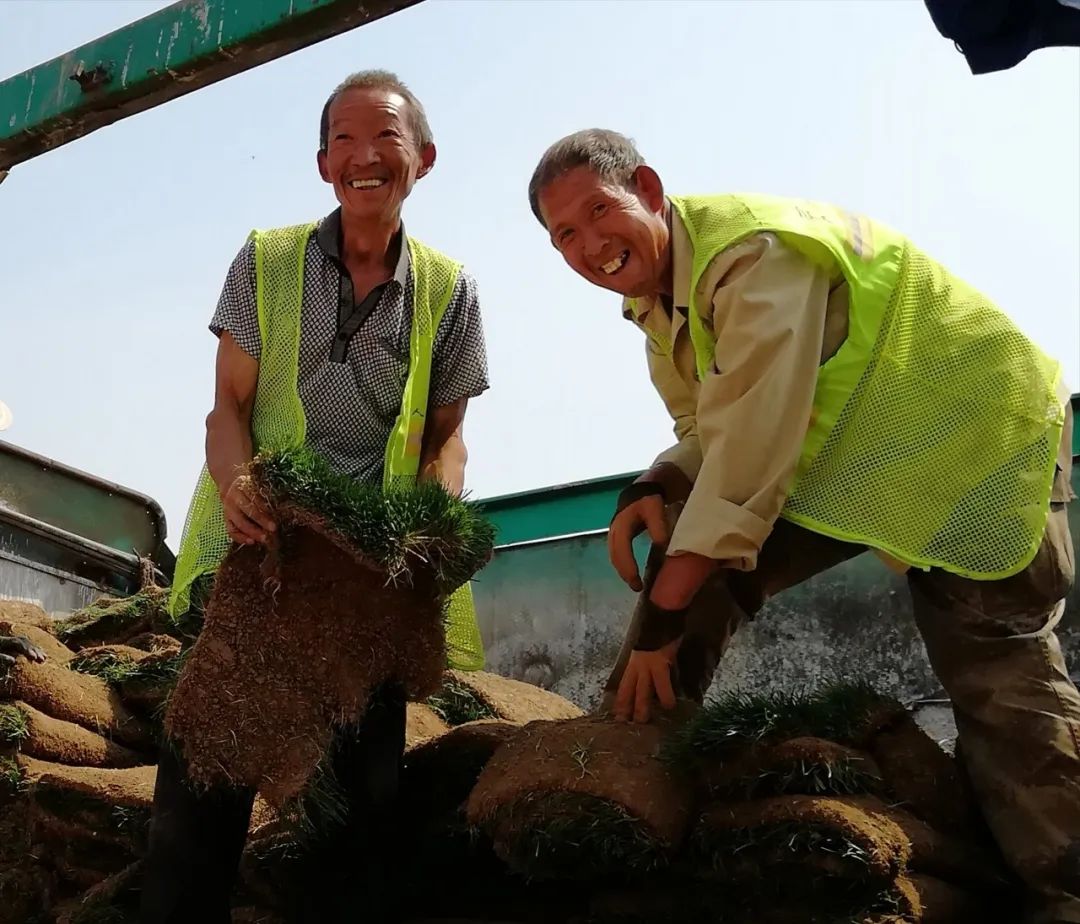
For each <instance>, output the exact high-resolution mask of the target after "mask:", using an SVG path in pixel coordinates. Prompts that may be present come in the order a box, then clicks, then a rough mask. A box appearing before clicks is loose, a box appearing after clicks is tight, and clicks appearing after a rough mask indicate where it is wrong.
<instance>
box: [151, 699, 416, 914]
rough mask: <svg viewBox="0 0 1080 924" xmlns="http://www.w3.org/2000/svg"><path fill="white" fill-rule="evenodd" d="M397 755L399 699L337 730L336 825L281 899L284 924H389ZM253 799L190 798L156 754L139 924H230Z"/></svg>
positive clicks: (205, 794) (378, 702)
mask: <svg viewBox="0 0 1080 924" xmlns="http://www.w3.org/2000/svg"><path fill="white" fill-rule="evenodd" d="M404 750H405V697H404V695H403V694H402V693H401V691H400V690H398V689H397V688H385V689H383V690H381V691H380V693H379V694H378V695H377V696H376V697H375V698H374V699H373V700H372V703H371V706H369V708H368V711H367V714H366V715H365V716H364V718H363V719H362V720H361V722H360V724H359V725H357V726H355V727H353V728H351V729H348V730H343V731H341V732H339V733H338V735H337V736H336V738H335V740H334V742H333V745H332V747H331V754H330V766H331V767H332V769H333V772H334V775H335V776H336V778H337V782H338V785H339V786H340V787H341V788H342V790H343V791H344V795H345V798H346V802H347V805H348V815H347V819H346V821H345V823H344V824H342V825H339V826H335V827H331V828H329V829H328V830H327V831H326V832H325V833H323V834H321V836H320V837H319V838H318V840H317V841H316V842H315V843H314V844H313V845H312V848H311V850H310V851H309V852H307V853H306V854H305V856H304V857H303V858H302V860H301V861H300V863H301V864H302V866H301V868H299V869H297V871H296V875H295V876H290V880H295V882H296V883H298V884H299V885H300V886H302V892H300V893H298V894H296V895H295V896H291V897H290V901H289V904H290V907H289V909H288V918H287V920H288V921H289V924H309V922H310V924H315V922H320V924H338V922H342V924H345V922H348V924H360V922H363V924H384V922H390V921H394V920H396V918H395V916H394V907H395V904H396V902H397V901H398V895H397V894H396V889H395V888H394V884H393V881H392V877H393V873H394V871H395V867H396V862H397V858H398V851H397V849H396V848H397V843H396V838H397V837H398V832H397V827H398V825H397V818H396V811H395V809H396V803H397V793H398V779H399V773H400V767H401V755H402V753H403V752H404ZM254 796H255V794H254V793H253V792H252V791H251V790H248V789H239V788H224V787H223V788H219V789H212V790H208V791H196V790H195V789H194V788H192V786H191V785H190V784H189V782H188V780H187V776H186V772H185V766H184V762H183V759H182V758H181V757H180V756H179V755H178V754H177V753H176V751H175V750H174V749H173V748H169V747H166V748H162V752H161V758H160V763H159V765H158V775H157V784H156V786H155V788H154V810H153V819H152V821H151V824H150V845H149V850H148V852H147V856H146V859H145V860H144V862H143V893H142V906H141V911H140V917H139V920H140V922H141V924H229V920H230V910H229V907H230V897H231V895H232V890H233V885H234V883H235V880H236V875H237V868H238V865H239V862H240V854H241V852H242V851H243V849H244V842H245V840H246V838H247V830H248V824H249V821H250V818H251V808H252V803H253V801H254Z"/></svg>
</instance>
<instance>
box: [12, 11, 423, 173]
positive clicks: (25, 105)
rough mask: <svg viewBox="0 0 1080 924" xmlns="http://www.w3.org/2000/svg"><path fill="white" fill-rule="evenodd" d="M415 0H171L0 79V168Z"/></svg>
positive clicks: (20, 161)
mask: <svg viewBox="0 0 1080 924" xmlns="http://www.w3.org/2000/svg"><path fill="white" fill-rule="evenodd" d="M419 2H421V0H180V2H179V3H173V4H171V5H170V6H167V7H165V9H162V10H159V11H158V12H156V13H152V14H151V15H149V16H146V17H144V18H143V19H140V20H137V21H136V22H133V23H130V24H129V25H127V26H125V27H124V28H122V29H118V30H117V31H115V32H112V33H110V34H108V35H105V36H102V37H101V38H98V39H95V40H94V41H92V42H88V43H87V44H85V45H83V46H81V47H79V48H76V49H75V50H74V51H69V52H68V53H67V54H65V55H61V56H60V57H58V58H54V59H53V60H52V61H47V62H45V63H44V64H39V65H38V66H37V67H33V68H31V69H30V70H28V71H24V72H23V73H21V74H16V75H15V76H14V77H11V78H9V79H8V80H5V81H3V82H2V83H0V180H2V179H3V173H4V171H5V170H7V169H10V168H11V167H12V166H14V165H15V164H18V163H22V162H23V161H26V160H29V159H30V158H32V157H36V156H37V155H39V154H43V153H44V152H46V151H50V150H52V149H53V148H55V147H59V146H60V145H62V144H66V143H67V142H69V141H74V140H75V139H77V138H81V137H83V136H84V135H87V134H89V133H90V132H93V131H97V130H98V129H99V128H103V127H104V126H106V125H110V124H112V123H113V122H116V121H118V120H119V119H123V118H126V117H127V116H130V115H135V114H136V113H139V112H143V111H144V110H146V109H150V108H152V107H154V106H160V105H161V104H162V103H165V102H168V101H169V100H171V99H175V98H176V97H178V96H183V95H184V94H185V93H190V92H191V91H192V90H198V89H201V88H202V87H205V86H209V85H210V84H212V83H215V82H217V81H219V80H223V79H225V78H226V77H231V76H233V75H234V74H239V73H241V72H242V71H246V70H248V69H249V68H252V67H256V66H258V65H260V64H265V63H266V62H267V61H272V60H274V59H275V58H279V57H281V56H282V55H287V54H289V53H291V52H294V51H297V50H298V49H301V48H305V47H307V46H308V45H312V44H314V43H316V42H321V41H322V40H323V39H327V38H331V37H332V36H335V35H339V34H341V33H342V32H348V31H349V30H350V29H355V28H357V27H358V26H363V25H366V24H367V23H369V22H374V21H375V20H376V19H380V18H382V17H383V16H387V15H389V14H391V13H396V12H397V11H399V10H403V9H405V8H406V7H409V6H413V5H414V4H416V3H419Z"/></svg>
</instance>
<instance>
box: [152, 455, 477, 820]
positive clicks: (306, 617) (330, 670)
mask: <svg viewBox="0 0 1080 924" xmlns="http://www.w3.org/2000/svg"><path fill="white" fill-rule="evenodd" d="M250 477H251V480H252V485H253V487H254V489H255V490H256V491H257V492H258V494H259V496H260V497H261V498H262V499H263V501H264V503H265V504H266V505H267V507H268V509H269V510H270V511H271V512H272V515H273V517H274V519H275V521H276V522H277V524H278V530H277V532H276V533H275V541H274V544H273V547H272V548H270V549H269V550H267V549H263V548H262V547H254V546H241V547H234V548H233V549H232V550H231V551H230V552H229V554H228V555H227V556H226V558H225V560H224V562H223V563H222V565H221V567H220V568H219V570H218V574H217V578H216V580H215V583H214V590H213V593H212V595H211V598H210V601H209V603H208V605H207V609H206V619H205V625H204V628H203V631H202V634H201V635H200V637H199V640H198V642H197V643H196V644H195V645H194V647H193V648H192V649H191V651H190V653H189V654H188V656H187V659H186V662H185V665H184V668H183V671H182V673H181V676H180V680H179V682H178V683H177V686H176V689H175V691H174V692H173V695H172V697H171V698H170V700H169V705H168V709H167V712H166V719H165V728H166V732H167V733H168V735H169V736H170V738H172V739H174V740H175V741H177V742H179V743H180V745H181V747H182V750H183V753H184V756H185V757H186V758H187V760H188V762H189V765H190V773H191V776H192V778H193V779H194V780H195V781H196V782H198V783H201V784H206V785H212V784H220V783H231V784H236V785H246V786H251V787H254V788H255V789H257V790H258V791H260V792H261V793H263V795H264V796H265V797H266V798H267V800H268V801H269V802H271V803H272V804H274V805H275V806H281V805H283V804H284V803H285V802H286V801H288V800H291V799H294V798H296V797H298V796H300V795H301V793H302V792H303V790H304V789H305V787H306V786H307V784H308V782H309V780H311V779H312V777H313V775H314V772H315V770H316V768H317V766H318V764H319V762H320V760H321V758H322V757H323V755H324V752H325V750H326V747H327V744H328V743H329V740H330V737H331V734H332V730H333V728H334V726H336V725H347V724H350V723H353V722H356V721H358V720H359V719H360V718H361V716H362V715H363V713H364V710H365V709H366V707H367V703H368V699H369V697H370V695H371V693H372V691H373V690H374V689H375V688H377V687H378V686H379V685H380V684H382V683H383V682H385V681H389V680H393V681H395V682H398V683H400V684H401V685H402V686H403V687H404V690H405V693H406V695H407V696H408V698H409V699H411V700H422V699H424V698H425V697H427V696H430V695H431V694H432V693H434V692H435V691H436V690H438V689H439V687H440V685H441V683H442V678H443V671H444V668H445V664H446V654H445V632H444V624H443V620H444V611H445V600H446V597H447V596H448V595H449V594H450V593H451V592H452V591H454V590H455V589H457V588H458V587H460V586H461V585H462V584H464V583H465V582H466V581H468V580H469V578H471V577H472V575H473V574H474V573H475V572H476V571H477V570H478V569H479V568H480V567H481V566H482V565H483V564H484V563H485V562H486V561H487V559H488V558H489V557H490V554H491V549H492V545H493V540H494V530H493V527H492V526H491V524H490V523H489V522H488V521H487V520H485V519H484V518H483V517H482V516H481V515H480V514H479V513H478V512H477V511H476V510H475V509H474V508H472V507H470V506H469V505H467V504H465V503H464V502H462V501H461V500H460V499H458V498H455V497H452V496H451V495H450V494H448V493H447V492H446V491H445V490H444V489H443V488H442V487H441V486H440V485H438V484H435V483H425V484H420V485H417V486H416V487H415V488H410V489H399V490H393V491H385V492H384V491H383V490H381V489H379V488H376V487H372V486H369V485H363V484H358V483H356V482H353V481H352V480H350V479H346V478H342V477H340V476H337V475H335V474H333V473H332V472H331V471H330V470H329V469H328V467H327V465H326V463H325V462H324V461H323V460H322V459H320V458H319V457H318V456H317V455H315V454H313V453H311V452H310V451H307V450H299V451H290V452H284V453H278V454H273V455H266V456H260V457H259V458H257V459H256V460H255V462H254V463H253V464H252V466H251V470H250Z"/></svg>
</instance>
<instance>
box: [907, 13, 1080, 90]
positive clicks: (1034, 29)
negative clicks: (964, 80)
mask: <svg viewBox="0 0 1080 924" xmlns="http://www.w3.org/2000/svg"><path fill="white" fill-rule="evenodd" d="M925 3H926V8H927V9H928V10H929V11H930V16H931V18H932V19H933V20H934V25H935V26H937V29H938V32H940V33H941V34H942V35H943V36H944V37H945V38H947V39H951V40H952V41H953V42H954V43H955V44H956V46H957V48H958V49H959V50H960V52H961V54H963V56H964V57H965V58H966V59H967V63H968V66H969V67H970V68H971V72H972V73H973V74H989V73H992V72H994V71H1004V70H1008V69H1009V68H1012V67H1015V66H1016V65H1017V64H1019V63H1020V62H1021V61H1023V60H1024V59H1025V58H1027V56H1028V55H1030V54H1031V53H1032V52H1034V51H1038V50H1039V49H1042V48H1055V47H1058V48H1060V47H1080V10H1077V9H1075V8H1072V7H1067V6H1065V5H1063V4H1061V3H1059V2H1058V0H925Z"/></svg>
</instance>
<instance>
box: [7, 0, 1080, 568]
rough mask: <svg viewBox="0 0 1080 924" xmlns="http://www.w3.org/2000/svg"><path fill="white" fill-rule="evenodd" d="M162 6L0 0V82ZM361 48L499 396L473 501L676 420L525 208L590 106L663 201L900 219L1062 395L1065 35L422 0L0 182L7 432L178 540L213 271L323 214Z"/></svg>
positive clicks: (208, 347)
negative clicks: (1024, 344)
mask: <svg viewBox="0 0 1080 924" xmlns="http://www.w3.org/2000/svg"><path fill="white" fill-rule="evenodd" d="M164 5H165V4H164V3H162V2H139V0H124V2H114V0H82V2H69V0H4V2H2V3H0V78H3V77H6V76H10V75H11V74H14V73H17V72H19V71H21V70H23V69H25V68H27V67H31V66H33V65H35V64H37V63H39V62H41V61H44V60H46V59H48V58H51V57H53V56H55V55H57V54H60V53H63V52H65V51H67V50H69V49H71V48H74V47H76V46H77V45H79V44H81V43H83V42H85V41H88V40H91V39H93V38H95V37H97V36H98V35H101V34H104V33H105V32H108V31H110V30H112V29H115V28H118V27H120V26H122V25H124V24H125V23H127V22H129V21H131V20H133V19H137V18H139V17H140V16H143V15H146V14H147V13H150V12H152V11H154V10H155V9H158V8H160V7H161V6H164ZM368 67H384V68H389V69H392V70H395V71H397V72H398V73H399V74H400V75H401V76H402V78H404V79H405V80H406V81H407V82H408V83H409V84H410V85H411V86H412V88H413V89H414V91H415V92H416V93H417V94H418V95H419V96H420V98H421V99H423V100H424V103H425V105H426V106H427V108H428V112H429V116H430V119H431V122H432V125H433V128H434V131H435V137H436V142H437V144H438V149H439V158H438V163H437V165H436V169H435V171H434V172H433V173H432V174H431V175H430V176H429V177H428V178H426V179H424V180H423V181H421V182H420V183H419V184H418V185H417V187H416V189H415V191H414V193H413V195H412V197H411V198H410V199H409V201H408V202H407V203H406V207H405V219H406V223H407V226H408V228H409V230H410V232H411V233H412V234H415V235H416V236H418V237H420V238H422V239H424V240H425V241H426V242H427V243H429V244H431V245H433V246H435V247H438V248H440V249H442V250H444V251H446V252H448V253H449V254H451V255H453V256H454V257H456V258H457V259H459V260H462V261H463V262H464V263H465V264H466V265H467V267H468V269H469V270H470V271H471V272H472V273H473V274H474V275H475V276H476V278H477V279H478V282H479V287H480V294H481V298H482V303H483V308H484V312H485V322H486V324H485V326H486V331H487V340H488V351H489V355H490V363H491V379H492V386H493V387H492V389H491V391H490V392H488V393H487V394H486V395H484V396H483V397H481V398H479V399H477V400H475V401H474V402H473V404H472V405H471V407H470V410H469V415H468V419H467V421H466V438H467V442H468V444H469V448H470V452H471V460H470V465H469V475H468V481H469V489H470V490H471V492H472V494H473V496H475V497H487V496H491V495H495V494H501V493H506V492H510V491H520V490H527V489H530V488H537V487H542V486H546V485H552V484H557V483H562V482H566V481H573V480H579V479H585V478H592V477H597V476H601V475H605V474H612V473H615V472H623V471H629V470H633V469H636V468H639V467H644V466H645V465H647V464H648V463H649V462H650V460H651V459H652V458H653V456H654V455H655V454H656V453H657V452H658V451H660V450H661V449H663V448H664V447H665V446H666V445H667V444H668V442H669V441H670V424H669V422H668V420H667V416H666V414H665V412H664V410H663V407H662V405H661V404H660V401H659V399H658V398H657V397H656V396H655V394H654V392H653V391H652V388H651V385H650V384H649V381H648V379H647V376H646V373H645V361H644V346H643V342H642V337H641V335H640V334H639V333H638V332H636V331H635V330H634V329H633V328H632V327H631V326H630V325H629V324H627V323H626V322H624V321H622V320H621V319H620V316H619V305H618V299H617V298H616V297H615V296H613V295H609V294H607V293H604V292H602V291H600V290H598V289H593V288H590V287H589V285H588V284H587V283H585V282H584V281H583V280H581V279H579V278H578V277H576V276H574V275H572V274H571V272H570V270H569V269H568V268H566V267H565V266H564V265H563V264H562V263H561V261H560V259H559V258H558V257H557V256H556V254H555V252H554V251H553V250H552V249H551V247H550V245H549V244H548V242H547V238H546V237H545V235H544V234H543V232H542V231H541V229H540V227H539V225H537V224H536V223H535V221H534V219H533V218H532V216H531V214H530V213H529V210H528V205H527V201H526V194H525V189H526V184H527V181H528V177H529V174H530V172H531V170H532V168H533V166H534V165H535V162H536V159H537V158H538V157H539V155H540V154H541V153H542V151H543V150H544V148H545V147H546V146H547V145H548V144H549V143H550V142H552V141H554V140H555V139H556V138H558V137H560V136H561V135H563V134H565V133H567V132H570V131H573V130H575V129H578V128H583V127H587V126H594V125H599V126H605V127H610V128H616V129H619V130H621V131H623V132H626V133H627V134H630V135H631V136H632V137H634V138H635V139H636V140H637V141H638V143H639V145H640V147H641V149H642V151H643V153H644V154H645V156H646V157H647V158H648V159H649V160H650V161H651V162H652V164H653V165H654V166H655V167H656V168H657V169H658V170H659V172H660V174H661V176H662V177H663V178H664V180H665V182H666V184H667V186H668V188H669V189H670V190H672V191H675V192H702V193H704V192H723V191H756V192H772V193H779V194H785V195H797V196H802V197H807V198H818V199H824V200H829V201H833V202H836V203H838V204H841V205H843V206H845V207H848V208H850V209H854V210H857V211H861V212H865V213H868V214H870V215H872V216H874V217H876V218H878V219H880V220H883V221H885V222H887V223H888V224H890V225H893V226H894V227H897V228H899V229H900V230H902V231H904V232H906V233H907V234H909V235H910V236H911V237H912V238H914V239H915V241H916V242H917V243H918V244H919V245H920V246H922V247H923V248H924V249H925V250H927V251H929V252H930V253H931V254H932V255H934V256H936V257H937V258H938V259H939V260H941V261H942V262H944V263H945V264H946V265H947V266H948V267H950V268H951V269H952V270H953V271H954V272H955V273H957V274H958V275H960V276H961V277H963V278H964V279H966V280H967V281H968V282H970V283H972V284H973V285H975V286H977V287H978V288H980V289H982V290H983V291H985V292H986V293H988V294H989V295H991V296H992V297H993V298H994V299H996V300H997V301H998V303H999V304H1000V305H1001V306H1002V307H1003V308H1004V309H1005V310H1006V311H1008V312H1009V313H1010V314H1011V315H1012V317H1013V318H1015V319H1016V321H1017V322H1018V323H1019V324H1020V326H1021V327H1022V328H1023V329H1024V330H1025V331H1027V332H1028V333H1029V334H1030V335H1031V336H1032V337H1033V338H1034V339H1035V340H1036V341H1038V342H1039V343H1040V344H1041V345H1042V346H1043V347H1044V349H1046V350H1048V351H1050V352H1052V353H1053V354H1055V355H1056V356H1057V357H1059V358H1060V359H1061V361H1062V362H1063V363H1064V366H1065V370H1066V374H1067V377H1068V380H1069V382H1070V384H1071V385H1072V387H1073V389H1074V390H1078V389H1080V321H1078V316H1080V311H1078V305H1080V54H1078V52H1077V50H1075V49H1051V50H1047V51H1042V52H1038V53H1036V54H1035V55H1033V56H1032V57H1031V58H1029V59H1028V60H1027V61H1026V62H1024V63H1023V64H1021V65H1020V66H1019V67H1017V68H1015V69H1013V70H1010V71H1007V72H1005V73H1002V74H997V75H988V76H983V77H973V76H972V75H971V73H970V72H969V71H968V69H967V66H966V64H965V62H964V60H963V58H962V57H961V56H960V55H959V53H957V52H956V51H955V49H954V48H953V46H952V44H951V43H949V42H947V41H945V40H943V39H942V38H941V37H940V36H939V35H938V34H937V32H936V30H935V29H934V26H933V23H932V22H931V20H930V17H929V15H928V13H927V12H926V9H925V7H924V6H923V4H922V3H921V2H918V0H863V2H854V0H837V2H831V0H758V2H740V0H689V2H677V0H661V2H655V3H653V2H645V0H627V2H614V0H594V2H557V0H514V2H510V0H486V2H471V0H427V2H425V3H422V4H420V5H419V6H417V7H414V8H412V9H410V10H407V11H405V12H402V13H399V14H396V15H394V16H391V17H389V18H388V19H384V20H382V21H380V22H377V23H375V24H373V25H371V26H366V27H363V28H361V29H358V30H356V31H354V32H351V33H348V34H346V35H343V36H340V37H338V38H336V39H332V40H330V41H327V42H323V43H321V44H319V45H316V46H314V47H311V48H308V49H306V50H304V51H302V52H299V53H297V54H293V55H290V56H288V57H286V58H284V59H281V60H278V61H276V62H273V63H271V64H268V65H264V66H263V67H260V68H256V69H255V70H253V71H248V72H247V73H244V74H241V75H240V76H238V77H234V78H231V79H229V80H227V81H224V82H222V83H219V84H216V85H215V86H213V87H210V88H209V89H205V90H202V91H199V92H197V93H194V94H191V95H189V96H186V97H184V98H182V99H179V100H176V101H174V102H171V103H168V104H167V105H165V106H162V107H159V108H157V109H154V110H152V111H150V112H147V113H144V114H142V115H139V116H136V117H134V118H131V119H127V120H124V121H123V122H120V123H118V124H117V125H115V126H112V127H110V128H107V129H104V130H102V131H99V132H96V133H94V134H92V135H90V136H88V137H86V138H84V139H82V140H80V141H78V142H75V143H73V144H69V145H66V146H64V147H62V148H60V149H58V150H56V151H53V152H51V153H49V154H47V155H44V156H42V157H40V158H37V159H35V160H33V161H30V162H29V163H26V164H24V165H21V166H20V167H18V168H16V169H15V170H14V171H13V172H12V174H11V176H10V177H9V179H8V180H7V181H6V182H5V183H4V184H3V186H0V241H2V246H0V344H2V351H0V400H3V401H4V402H6V403H7V404H8V405H9V406H10V407H11V410H12V412H13V414H14V424H13V426H12V428H11V429H10V430H8V431H7V432H5V433H4V434H3V435H2V436H0V438H3V439H6V440H9V441H11V442H14V443H16V444H19V445H21V446H25V447H27V448H29V449H32V450H35V451H37V452H40V453H43V454H45V455H48V456H52V457H54V458H57V459H60V460H62V461H64V462H66V463H69V464H71V465H75V466H77V467H79V468H83V469H86V470H88V471H91V472H93V473H95V474H97V475H100V476H103V477H106V478H110V479H113V480H115V481H118V482H120V483H122V484H126V485H129V486H131V487H133V488H136V489H138V490H141V491H144V492H146V493H148V494H150V495H152V496H153V497H155V498H156V499H157V500H158V501H159V502H160V503H161V504H162V505H163V506H164V508H165V510H166V513H167V515H168V518H169V523H170V530H169V535H170V544H171V545H172V546H173V548H174V549H175V548H176V546H177V544H178V542H179V538H180V530H181V527H182V524H183V518H184V514H185V511H186V509H187V502H188V497H189V495H190V491H191V488H192V486H193V484H194V480H195V477H196V475H197V473H198V469H199V466H200V465H201V463H202V456H203V432H204V431H203V421H204V418H205V415H206V413H207V411H208V410H209V408H210V404H211V398H212V382H213V376H212V364H213V354H214V346H215V342H216V341H215V340H214V338H213V336H212V335H211V334H210V333H209V332H208V330H207V329H206V324H207V322H208V320H209V318H210V315H211V313H212V311H213V308H214V305H215V302H216V300H217V297H218V292H219V290H220V286H221V283H222V281H223V279H224V275H225V271H226V269H227V267H228V265H229V262H230V261H231V259H232V257H233V255H234V254H235V252H236V250H237V249H238V248H239V247H240V246H241V244H242V243H243V241H244V238H245V236H246V234H247V233H248V231H249V230H250V229H251V228H252V227H271V226H275V225H283V224H291V223H294V222H298V221H302V220H308V219H311V218H315V217H317V216H319V215H322V214H325V213H327V212H329V211H330V210H331V209H332V208H333V207H334V205H335V203H334V200H333V196H332V193H331V191H330V189H329V187H327V186H325V185H324V184H323V183H322V182H321V181H320V179H319V177H318V174H317V172H316V169H315V149H316V146H317V129H318V118H319V111H320V108H321V106H322V104H323V102H324V100H325V98H326V96H327V94H328V93H329V92H330V90H331V89H332V88H333V87H334V86H335V85H336V84H337V83H338V82H339V81H340V80H341V79H342V78H344V77H345V76H346V75H347V74H349V73H350V72H352V71H354V70H359V69H362V68H368ZM0 116H3V114H2V113H0Z"/></svg>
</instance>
